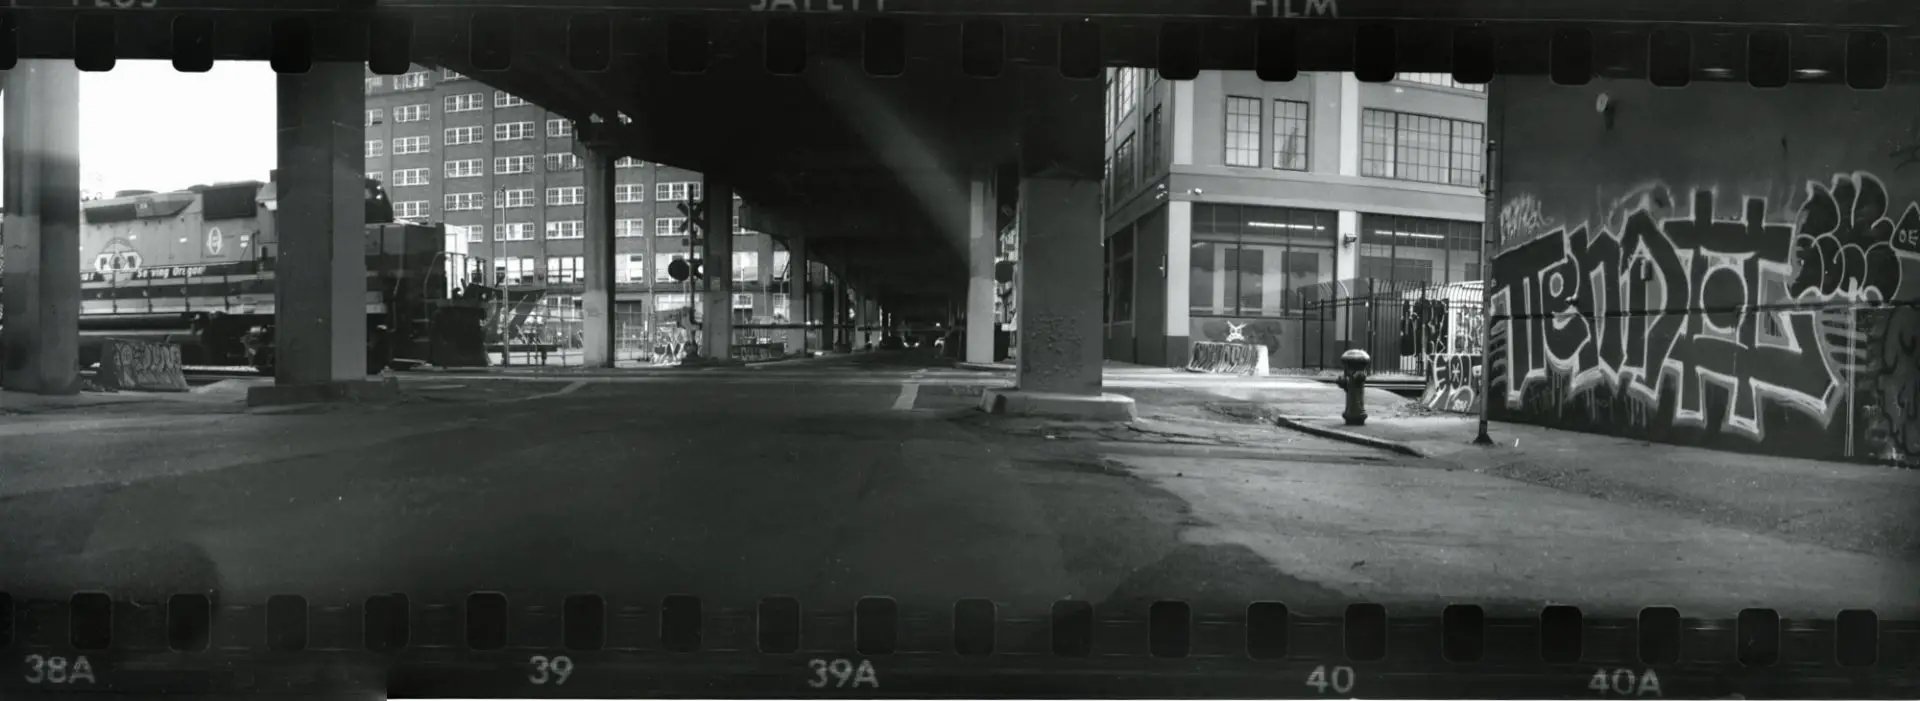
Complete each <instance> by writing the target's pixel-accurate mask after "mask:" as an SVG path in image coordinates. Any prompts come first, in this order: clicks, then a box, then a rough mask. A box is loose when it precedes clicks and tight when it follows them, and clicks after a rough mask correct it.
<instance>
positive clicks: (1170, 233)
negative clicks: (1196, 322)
mask: <svg viewBox="0 0 1920 701" xmlns="http://www.w3.org/2000/svg"><path fill="white" fill-rule="evenodd" d="M1192 280H1193V203H1192V202H1187V201H1183V200H1175V201H1172V202H1168V203H1167V300H1166V303H1167V328H1166V332H1167V364H1168V365H1169V366H1172V367H1183V366H1185V365H1186V364H1187V360H1188V359H1189V358H1191V357H1192V353H1193V339H1192V338H1191V336H1192V334H1193V324H1192V312H1193V300H1192V295H1193V287H1192Z"/></svg>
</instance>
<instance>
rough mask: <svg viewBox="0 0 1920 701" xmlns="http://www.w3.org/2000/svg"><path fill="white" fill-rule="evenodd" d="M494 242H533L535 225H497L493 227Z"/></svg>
mask: <svg viewBox="0 0 1920 701" xmlns="http://www.w3.org/2000/svg"><path fill="white" fill-rule="evenodd" d="M493 240H495V241H532V240H533V223H532V222H516V223H513V224H495V225H493Z"/></svg>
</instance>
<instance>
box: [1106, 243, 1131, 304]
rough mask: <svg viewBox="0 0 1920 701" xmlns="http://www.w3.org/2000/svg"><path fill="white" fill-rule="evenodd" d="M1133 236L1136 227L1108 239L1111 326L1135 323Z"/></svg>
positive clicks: (1108, 297) (1107, 268)
mask: <svg viewBox="0 0 1920 701" xmlns="http://www.w3.org/2000/svg"><path fill="white" fill-rule="evenodd" d="M1133 234H1134V227H1132V226H1128V227H1127V228H1125V229H1121V230H1120V233H1117V234H1114V235H1113V236H1112V237H1111V238H1108V239H1107V245H1106V256H1107V262H1106V270H1107V280H1106V304H1105V305H1104V307H1103V309H1105V312H1106V321H1107V323H1109V324H1114V323H1127V322H1131V321H1133Z"/></svg>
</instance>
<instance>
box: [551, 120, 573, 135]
mask: <svg viewBox="0 0 1920 701" xmlns="http://www.w3.org/2000/svg"><path fill="white" fill-rule="evenodd" d="M547 136H551V137H554V138H559V137H563V136H573V120H571V119H566V118H559V119H549V120H547Z"/></svg>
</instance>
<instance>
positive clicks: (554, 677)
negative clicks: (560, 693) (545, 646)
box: [527, 655, 573, 686]
mask: <svg viewBox="0 0 1920 701" xmlns="http://www.w3.org/2000/svg"><path fill="white" fill-rule="evenodd" d="M527 664H528V665H530V666H532V667H533V669H532V670H531V671H528V672H527V681H530V682H533V683H534V684H536V685H540V686H544V685H547V684H552V685H554V686H560V685H561V684H565V683H567V677H571V676H573V660H572V659H569V658H568V657H567V656H566V655H554V656H553V657H547V656H546V655H534V656H533V658H532V659H529V660H527Z"/></svg>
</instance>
